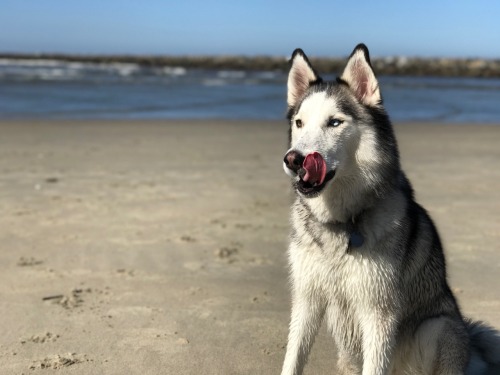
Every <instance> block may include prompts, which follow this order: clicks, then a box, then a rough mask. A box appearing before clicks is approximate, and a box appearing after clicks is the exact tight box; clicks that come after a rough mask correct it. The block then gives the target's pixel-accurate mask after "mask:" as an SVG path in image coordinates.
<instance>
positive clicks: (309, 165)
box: [302, 152, 326, 185]
mask: <svg viewBox="0 0 500 375" xmlns="http://www.w3.org/2000/svg"><path fill="white" fill-rule="evenodd" d="M302 168H304V169H305V171H306V174H305V175H304V177H302V179H303V180H304V181H305V182H309V183H310V184H311V185H321V184H322V183H323V181H325V175H326V163H325V160H324V159H323V157H322V156H321V155H320V154H319V153H317V152H313V153H310V154H309V155H307V156H306V158H305V159H304V162H303V163H302Z"/></svg>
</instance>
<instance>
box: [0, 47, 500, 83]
mask: <svg viewBox="0 0 500 375" xmlns="http://www.w3.org/2000/svg"><path fill="white" fill-rule="evenodd" d="M288 58H289V57H284V56H283V57H277V56H169V55H71V54H57V53H37V54H23V53H7V52H3V53H0V59H9V60H22V61H33V60H55V61H58V62H62V63H64V62H76V63H92V64H117V63H118V64H137V65H139V66H140V67H142V68H163V67H181V68H187V69H207V70H243V71H281V72H286V71H288V68H289V65H288ZM310 61H311V63H312V64H313V65H314V66H315V68H316V69H317V70H318V71H321V72H322V73H323V74H331V73H336V74H338V73H340V72H341V71H342V69H343V67H344V65H345V62H346V58H344V57H314V56H312V57H311V58H310ZM372 65H373V68H374V70H375V71H376V72H377V74H378V75H388V76H418V77H422V76H430V77H433V76H434V77H467V78H500V59H481V58H419V57H405V56H391V57H373V58H372Z"/></svg>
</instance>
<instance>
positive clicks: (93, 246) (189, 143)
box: [0, 120, 500, 375]
mask: <svg viewBox="0 0 500 375" xmlns="http://www.w3.org/2000/svg"><path fill="white" fill-rule="evenodd" d="M499 125H500V124H499ZM0 132H1V134H2V137H0V189H1V191H2V194H3V199H2V200H0V208H1V209H2V213H3V215H2V216H0V228H1V230H0V238H1V239H2V245H3V246H2V248H1V249H0V271H1V272H0V275H1V276H0V281H1V282H0V293H1V294H2V298H3V303H2V304H0V314H1V315H2V319H3V327H4V330H3V333H4V334H3V335H2V337H1V338H0V356H1V357H2V360H3V366H2V368H3V370H4V372H5V373H16V374H20V373H28V372H31V369H33V370H34V371H35V372H37V371H39V370H41V369H45V371H49V372H50V370H51V369H63V371H64V370H66V371H71V373H72V374H82V375H83V374H91V373H105V374H110V375H113V374H116V375H119V374H124V373H143V374H159V373H172V374H200V373H203V374H208V375H211V374H213V375H216V374H217V375H219V374H250V373H259V374H265V375H267V374H269V375H271V374H276V373H279V371H280V369H281V365H282V361H283V357H284V354H285V349H284V347H285V344H286V338H287V333H288V323H289V309H290V290H289V285H288V276H287V273H288V268H287V259H286V248H287V237H288V232H289V223H288V211H289V204H290V199H291V193H290V187H289V186H290V185H289V180H288V178H287V176H286V175H285V174H284V173H283V169H282V158H283V154H284V152H285V151H286V148H287V137H288V135H287V123H286V120H283V121H265V120H264V121H254V120H245V121H218V120H199V121H192V120H182V121H180V120H169V121H166V120H157V121H138V120H130V121H109V120H106V121H102V120H96V121H87V120H78V121H68V120H58V121H52V120H38V121H4V120H1V121H0ZM395 132H396V136H397V139H398V143H399V149H400V153H401V160H402V165H403V169H404V171H405V172H406V174H407V175H408V177H409V179H410V181H411V182H412V184H413V187H414V189H415V192H416V197H417V201H418V202H419V203H421V204H422V205H423V206H424V207H425V208H426V209H427V210H428V212H429V213H430V215H431V217H432V218H433V220H434V222H435V223H436V225H437V228H438V231H439V233H440V235H441V239H442V241H443V245H444V248H445V253H446V256H447V265H448V275H449V277H448V279H449V283H450V286H451V288H452V290H453V291H454V293H455V295H456V297H457V299H458V301H459V303H460V306H461V309H462V312H463V314H464V315H465V316H467V317H470V318H473V319H475V320H477V319H480V320H484V321H485V322H487V323H488V324H490V325H492V326H494V327H496V328H497V329H498V328H500V290H499V289H498V288H496V286H497V285H498V284H499V281H500V280H499V278H500V276H499V275H498V267H499V265H500V247H499V244H500V233H499V232H498V228H499V227H500V218H499V215H498V213H499V212H500V169H499V168H498V161H499V160H500V149H499V148H498V144H500V128H499V127H498V125H489V124H488V125H468V124H464V125H453V124H440V123H426V124H423V123H415V122H412V123H404V124H400V123H396V125H395ZM228 358H231V360H229V361H228ZM67 367H71V369H68V368H67ZM333 368H335V347H334V345H333V340H332V339H331V338H330V337H329V335H328V333H327V330H326V328H325V327H322V329H321V330H320V334H319V335H318V337H317V339H316V343H315V345H314V347H313V350H312V353H311V357H310V360H309V363H308V365H307V371H308V372H309V373H327V372H328V371H331V370H332V369H333Z"/></svg>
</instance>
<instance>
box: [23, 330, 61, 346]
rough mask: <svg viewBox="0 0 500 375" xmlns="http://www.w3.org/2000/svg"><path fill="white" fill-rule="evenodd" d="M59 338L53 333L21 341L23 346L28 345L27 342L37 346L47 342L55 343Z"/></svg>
mask: <svg viewBox="0 0 500 375" xmlns="http://www.w3.org/2000/svg"><path fill="white" fill-rule="evenodd" d="M58 338H59V335H55V334H53V333H51V332H45V333H42V334H39V335H33V336H31V337H30V338H27V339H23V340H21V344H26V343H27V342H33V343H35V344H44V343H46V342H54V341H56V340H57V339H58Z"/></svg>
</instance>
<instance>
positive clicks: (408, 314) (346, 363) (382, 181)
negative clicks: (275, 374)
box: [282, 44, 500, 375]
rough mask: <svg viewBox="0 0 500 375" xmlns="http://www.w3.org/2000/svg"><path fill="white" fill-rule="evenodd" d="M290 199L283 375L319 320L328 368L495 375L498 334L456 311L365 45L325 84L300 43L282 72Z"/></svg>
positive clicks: (298, 360)
mask: <svg viewBox="0 0 500 375" xmlns="http://www.w3.org/2000/svg"><path fill="white" fill-rule="evenodd" d="M287 101H288V109H289V111H288V118H289V120H290V149H289V150H288V152H287V153H286V155H285V158H284V169H285V172H286V173H287V174H288V175H289V176H290V177H291V179H292V185H293V188H294V190H295V191H296V198H295V201H294V203H293V206H292V211H291V223H292V231H291V240H290V242H291V243H290V247H289V261H290V273H291V281H292V312H291V323H290V331H289V336H288V345H287V350H286V357H285V361H284V364H283V371H282V375H289V374H290V375H291V374H301V373H302V370H303V367H304V365H305V363H306V360H307V357H308V354H309V351H310V349H311V346H312V344H313V342H314V338H315V336H316V333H317V331H318V329H319V327H320V325H321V322H322V320H323V318H324V317H326V320H327V324H328V329H329V331H330V332H331V334H332V336H333V338H334V340H335V343H336V346H337V348H338V370H337V374H362V375H388V374H394V375H402V374H429V375H431V374H434V375H444V374H500V365H499V363H500V338H499V335H498V333H497V332H496V331H495V330H493V329H492V328H489V327H488V326H486V325H484V324H482V323H476V322H471V321H469V320H465V319H464V318H463V317H462V314H461V313H460V310H459V307H458V305H457V302H456V300H455V297H454V296H453V293H452V292H451V290H450V287H449V286H448V283H447V281H446V269H445V259H444V255H443V250H442V247H441V242H440V239H439V236H438V233H437V231H436V228H435V226H434V224H433V222H432V220H431V219H430V217H429V215H428V214H427V212H426V211H425V210H424V209H423V208H422V207H421V206H420V205H419V204H418V203H416V202H415V199H414V196H413V190H412V187H411V185H410V182H409V181H408V179H407V178H406V176H405V174H404V173H403V171H402V170H401V167H400V163H399V155H398V147H397V143H396V139H395V137H394V132H393V129H392V126H391V123H390V121H389V118H388V116H387V114H386V112H385V110H384V107H383V105H382V97H381V94H380V90H379V85H378V82H377V79H376V77H375V75H374V72H373V70H372V67H371V64H370V58H369V54H368V49H367V48H366V46H365V45H363V44H360V45H358V46H357V47H356V48H355V49H354V51H353V52H352V54H351V56H350V57H349V59H348V62H347V65H346V67H345V70H344V72H343V73H342V75H341V77H340V78H338V79H337V80H336V81H334V82H324V81H323V80H322V79H321V78H320V77H319V76H318V74H317V73H316V71H315V70H314V69H313V68H312V66H311V64H310V62H309V60H308V59H307V57H306V55H305V54H304V52H303V51H302V50H300V49H297V50H296V51H295V52H294V53H293V55H292V60H291V69H290V73H289V77H288V95H287Z"/></svg>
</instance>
